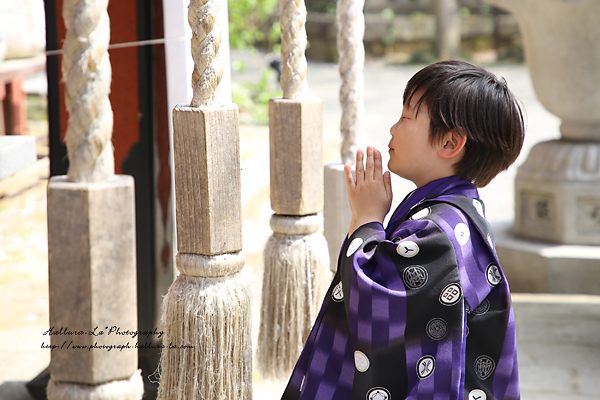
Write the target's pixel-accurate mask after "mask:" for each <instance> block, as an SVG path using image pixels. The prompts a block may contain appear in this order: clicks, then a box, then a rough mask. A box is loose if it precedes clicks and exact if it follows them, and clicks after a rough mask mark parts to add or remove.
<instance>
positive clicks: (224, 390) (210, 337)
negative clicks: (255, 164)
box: [158, 0, 252, 400]
mask: <svg viewBox="0 0 600 400" xmlns="http://www.w3.org/2000/svg"><path fill="white" fill-rule="evenodd" d="M188 19H189V23H190V25H191V27H192V43H191V47H192V55H193V58H194V71H193V73H192V86H193V97H192V101H191V104H190V105H189V106H187V105H186V106H184V105H180V106H177V107H176V108H175V109H174V110H173V135H174V137H173V142H174V153H175V197H176V214H177V247H178V254H177V256H176V265H177V269H178V270H179V272H180V274H179V276H178V277H177V279H176V280H175V282H173V284H172V285H171V287H170V288H169V292H168V293H167V295H166V296H165V299H164V302H163V315H162V319H163V323H164V325H165V335H164V340H163V345H164V346H165V347H164V348H163V351H162V356H161V375H162V376H161V380H160V386H159V392H158V398H159V399H185V400H194V399H250V398H251V397H252V348H251V336H250V325H251V319H250V290H249V285H248V283H247V282H246V281H245V280H244V279H242V277H241V274H240V271H241V269H242V267H243V266H244V256H243V254H242V252H241V250H242V231H241V180H240V151H239V125H238V109H237V106H236V105H235V104H232V103H231V91H230V82H229V78H228V74H227V72H224V70H225V68H229V62H228V60H229V46H228V34H227V26H228V25H227V24H228V23H227V1H226V0H192V1H191V2H190V5H189V14H188Z"/></svg>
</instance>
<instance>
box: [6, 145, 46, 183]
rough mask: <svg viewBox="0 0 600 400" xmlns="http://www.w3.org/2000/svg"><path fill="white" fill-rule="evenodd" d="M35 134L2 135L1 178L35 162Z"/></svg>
mask: <svg viewBox="0 0 600 400" xmlns="http://www.w3.org/2000/svg"><path fill="white" fill-rule="evenodd" d="M36 160H37V155H36V152H35V138H34V137H33V136H0V179H2V178H5V177H7V176H9V175H12V174H14V173H15V172H17V171H20V170H22V169H23V168H25V167H28V166H30V165H32V164H34V163H35V161H36Z"/></svg>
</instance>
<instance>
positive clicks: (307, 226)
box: [257, 214, 331, 378]
mask: <svg viewBox="0 0 600 400" xmlns="http://www.w3.org/2000/svg"><path fill="white" fill-rule="evenodd" d="M321 227H322V219H321V216H320V215H308V216H302V217H290V216H281V215H277V214H274V215H273V216H272V217H271V228H272V229H273V235H271V237H270V238H269V240H268V241H267V244H266V246H265V250H264V264H265V271H264V276H263V289H262V309H261V321H262V322H261V327H260V332H259V337H258V360H257V361H258V366H259V368H260V370H261V371H262V373H263V374H264V375H265V377H267V378H273V377H275V378H285V377H287V376H288V375H289V373H290V372H291V370H292V368H293V367H294V365H295V363H296V361H297V360H298V356H299V355H300V352H301V351H302V346H303V345H304V342H305V341H306V338H307V337H308V334H309V332H310V329H311V327H312V324H313V322H314V320H315V318H316V316H317V313H318V311H319V305H320V303H321V300H322V298H323V295H324V294H325V291H326V290H327V285H328V284H329V281H330V278H331V274H330V272H329V253H328V250H327V242H326V241H325V238H324V237H323V235H322V234H321V232H320V231H321Z"/></svg>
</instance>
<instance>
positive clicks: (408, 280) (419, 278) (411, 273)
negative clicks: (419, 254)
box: [402, 265, 428, 289]
mask: <svg viewBox="0 0 600 400" xmlns="http://www.w3.org/2000/svg"><path fill="white" fill-rule="evenodd" d="M427 278H428V275H427V270H426V269H425V268H423V267H421V266H420V265H412V266H410V267H407V268H405V269H404V272H403V273H402V280H403V281H404V284H405V285H406V287H408V288H410V289H419V288H421V287H423V286H425V284H426V283H427Z"/></svg>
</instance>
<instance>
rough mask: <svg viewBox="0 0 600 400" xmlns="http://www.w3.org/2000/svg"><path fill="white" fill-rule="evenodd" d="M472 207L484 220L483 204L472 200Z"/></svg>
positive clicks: (477, 200)
mask: <svg viewBox="0 0 600 400" xmlns="http://www.w3.org/2000/svg"><path fill="white" fill-rule="evenodd" d="M473 207H475V209H476V210H477V212H478V213H479V215H481V216H482V217H483V218H485V215H484V213H483V203H482V202H481V200H479V199H473Z"/></svg>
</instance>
